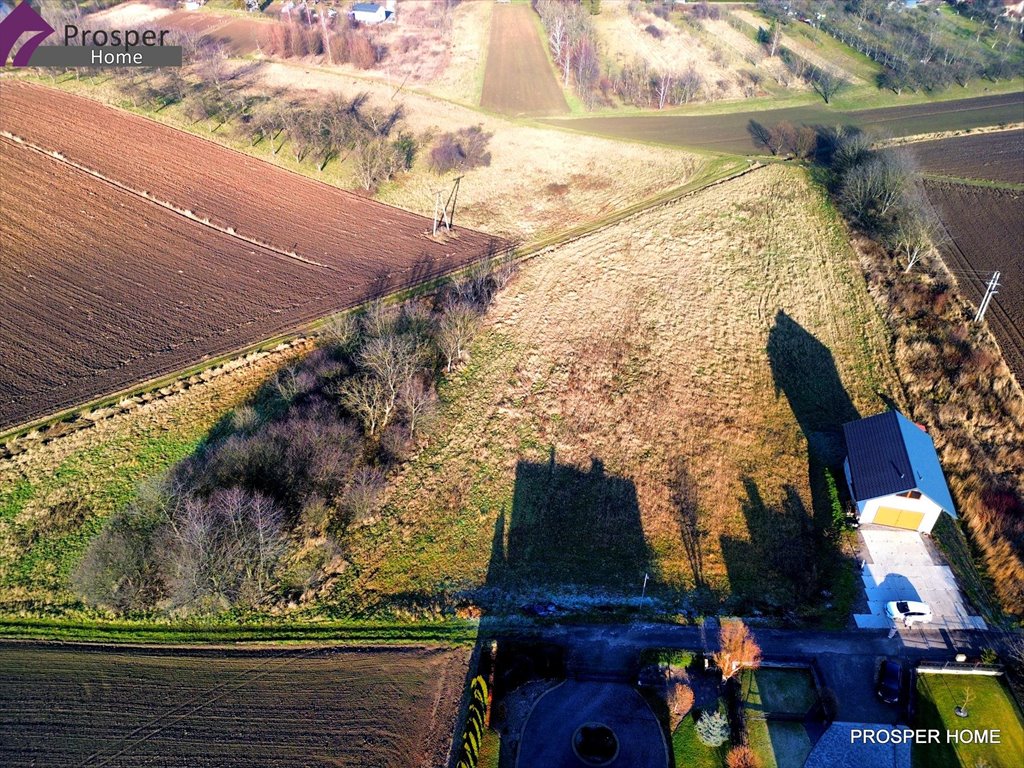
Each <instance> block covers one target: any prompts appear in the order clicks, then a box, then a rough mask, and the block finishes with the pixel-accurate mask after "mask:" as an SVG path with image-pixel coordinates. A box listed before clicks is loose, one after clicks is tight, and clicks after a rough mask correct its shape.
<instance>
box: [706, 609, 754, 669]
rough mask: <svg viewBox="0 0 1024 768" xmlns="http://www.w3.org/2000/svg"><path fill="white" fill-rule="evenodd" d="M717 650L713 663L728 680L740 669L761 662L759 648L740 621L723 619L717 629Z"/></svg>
mask: <svg viewBox="0 0 1024 768" xmlns="http://www.w3.org/2000/svg"><path fill="white" fill-rule="evenodd" d="M718 639H719V650H718V651H717V652H716V653H715V654H713V658H714V660H715V664H717V665H718V668H719V669H720V670H721V671H722V680H723V681H725V680H728V679H730V678H732V677H734V676H735V675H737V674H738V673H739V671H740V670H741V669H744V668H746V669H757V667H758V666H760V664H761V648H760V647H759V646H758V644H757V643H756V642H755V640H754V637H753V635H751V634H750V630H749V629H747V625H746V624H744V623H743V622H742V621H739V620H737V621H725V622H723V623H722V628H721V630H720V631H719V635H718Z"/></svg>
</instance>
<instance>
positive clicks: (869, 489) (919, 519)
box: [843, 411, 956, 533]
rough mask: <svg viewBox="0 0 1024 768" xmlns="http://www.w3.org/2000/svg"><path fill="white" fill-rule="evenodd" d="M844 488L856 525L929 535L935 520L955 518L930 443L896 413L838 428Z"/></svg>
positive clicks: (949, 496) (924, 433)
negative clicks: (854, 508) (850, 499)
mask: <svg viewBox="0 0 1024 768" xmlns="http://www.w3.org/2000/svg"><path fill="white" fill-rule="evenodd" d="M843 436H844V437H845V438H846V454H847V456H846V462H845V463H844V469H845V471H846V483H847V485H848V486H849V488H850V496H852V497H853V500H854V502H855V503H856V505H857V518H858V520H859V521H860V522H861V524H866V523H874V524H875V525H888V526H892V527H894V528H909V529H911V530H915V531H920V532H921V533H930V532H931V530H932V528H933V527H934V525H935V523H936V521H937V520H938V519H939V515H941V514H943V513H945V514H947V515H950V516H952V517H956V509H955V508H954V507H953V497H952V496H951V495H950V493H949V486H948V485H946V477H945V475H943V474H942V466H941V465H940V464H939V456H938V454H937V453H936V452H935V443H933V442H932V439H931V437H929V436H928V433H927V432H925V431H924V428H923V427H920V426H918V425H917V424H915V423H914V422H912V421H911V420H910V419H908V418H907V417H906V416H904V415H903V414H902V413H900V412H899V411H887V412H886V413H879V414H876V415H875V416H869V417H868V418H866V419H859V420H858V421H851V422H850V423H849V424H844V425H843Z"/></svg>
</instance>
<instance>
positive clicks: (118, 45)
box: [0, 1, 181, 67]
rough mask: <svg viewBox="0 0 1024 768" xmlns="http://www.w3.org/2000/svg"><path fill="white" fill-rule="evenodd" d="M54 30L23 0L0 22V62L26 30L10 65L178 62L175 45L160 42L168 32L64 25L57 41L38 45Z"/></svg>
mask: <svg viewBox="0 0 1024 768" xmlns="http://www.w3.org/2000/svg"><path fill="white" fill-rule="evenodd" d="M55 31H56V30H54V28H53V27H51V26H50V25H49V24H48V23H47V22H46V19H44V18H43V17H42V16H40V15H39V14H38V13H37V12H36V11H35V10H33V8H32V6H30V5H29V4H28V2H27V1H26V2H22V3H21V4H20V5H18V6H17V7H15V8H14V9H13V10H12V11H11V12H10V13H9V14H7V16H6V17H4V18H3V19H2V20H0V65H6V64H7V59H8V58H9V57H10V55H11V52H12V51H13V50H14V46H15V45H16V44H17V42H18V40H19V39H21V37H22V35H24V34H25V33H26V32H28V33H30V36H29V38H28V39H27V40H26V41H25V42H24V43H22V45H21V48H19V49H18V52H17V53H16V54H15V55H14V66H16V67H180V66H181V46H180V45H165V44H164V39H165V38H166V37H167V35H168V34H170V32H169V31H168V30H160V31H159V32H158V31H156V30H152V29H147V30H139V29H113V30H107V29H99V30H95V31H93V30H88V29H79V28H78V27H77V26H76V25H74V24H65V25H64V40H63V42H64V44H63V45H44V46H42V47H40V43H42V42H43V41H44V40H45V39H46V38H48V37H49V36H50V35H52V34H53V33H54V32H55ZM78 43H81V44H80V45H79V44H78ZM87 43H91V45H89V44H87Z"/></svg>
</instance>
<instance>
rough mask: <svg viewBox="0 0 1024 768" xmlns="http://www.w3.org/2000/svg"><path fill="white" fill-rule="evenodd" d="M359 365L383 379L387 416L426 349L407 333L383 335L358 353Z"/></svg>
mask: <svg viewBox="0 0 1024 768" xmlns="http://www.w3.org/2000/svg"><path fill="white" fill-rule="evenodd" d="M356 361H357V362H358V363H359V365H360V367H361V368H363V369H364V370H366V371H368V372H369V373H371V374H372V375H374V376H375V377H376V378H377V379H379V380H380V382H381V384H382V385H383V387H384V392H385V394H386V396H387V400H388V403H389V405H388V408H387V418H385V419H384V423H383V425H382V426H387V424H388V423H389V422H390V417H391V414H392V413H393V411H394V408H395V406H396V404H397V402H398V393H399V392H401V391H402V389H403V388H404V387H406V386H408V385H409V383H410V382H411V381H412V379H413V377H414V376H415V375H416V373H417V371H418V370H419V369H420V367H421V363H422V361H423V351H422V350H421V349H420V348H418V347H417V346H416V344H415V342H414V341H413V340H412V339H410V338H409V337H408V336H405V335H397V334H396V335H392V336H381V337H379V338H376V339H370V340H369V341H367V342H366V343H365V344H364V345H363V347H362V349H360V350H359V352H358V353H357V354H356Z"/></svg>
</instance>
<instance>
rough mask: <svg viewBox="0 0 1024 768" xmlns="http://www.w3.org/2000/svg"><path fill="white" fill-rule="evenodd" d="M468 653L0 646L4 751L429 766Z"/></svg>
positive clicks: (15, 765)
mask: <svg viewBox="0 0 1024 768" xmlns="http://www.w3.org/2000/svg"><path fill="white" fill-rule="evenodd" d="M468 657H469V650H468V649H448V648H400V647H395V648H377V649H353V650H342V649H316V648H314V649H302V648H298V649H290V650H282V649H280V648H278V649H270V650H255V651H253V650H249V651H238V650H234V651H232V650H223V649H202V650H183V649H179V650H156V649H153V648H149V649H114V648H104V647H102V646H100V647H91V646H86V647H83V646H78V647H74V646H63V647H58V646H35V645H12V644H8V645H0V712H3V717H2V718H0V763H2V764H3V765H4V766H7V768H28V766H43V765H45V766H47V768H70V767H71V766H91V767H93V768H99V767H100V766H107V767H108V768H122V767H123V768H127V767H129V766H131V767H132V768H135V767H136V766H141V765H159V766H162V768H179V767H180V768H198V767H207V768H213V767H214V766H227V765H230V766H275V768H313V767H314V766H316V767H317V768H319V767H320V766H324V767H325V768H326V767H327V766H333V768H341V767H346V768H437V766H440V765H444V764H445V761H446V759H447V753H448V746H449V744H450V743H451V736H452V731H453V729H454V726H455V719H456V715H457V712H458V707H459V697H460V696H461V693H462V688H463V685H464V682H465V675H466V668H467V662H468Z"/></svg>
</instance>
